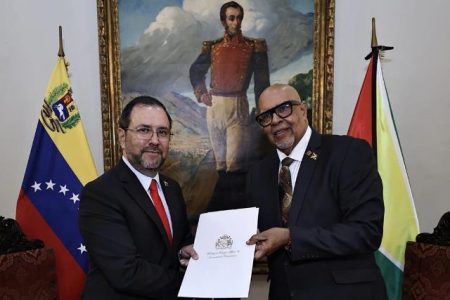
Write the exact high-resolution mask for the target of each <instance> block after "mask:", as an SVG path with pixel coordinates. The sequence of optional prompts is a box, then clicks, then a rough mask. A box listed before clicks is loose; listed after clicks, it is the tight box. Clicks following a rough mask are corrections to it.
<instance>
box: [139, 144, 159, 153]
mask: <svg viewBox="0 0 450 300" xmlns="http://www.w3.org/2000/svg"><path fill="white" fill-rule="evenodd" d="M144 152H158V153H159V154H161V153H162V151H161V150H160V149H159V147H158V146H147V147H145V148H144V149H142V151H141V153H144Z"/></svg>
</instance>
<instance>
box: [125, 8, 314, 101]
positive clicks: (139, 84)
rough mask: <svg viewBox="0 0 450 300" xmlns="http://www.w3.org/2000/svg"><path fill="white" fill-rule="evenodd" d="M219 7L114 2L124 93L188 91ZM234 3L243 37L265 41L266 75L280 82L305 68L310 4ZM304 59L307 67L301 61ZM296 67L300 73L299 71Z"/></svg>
mask: <svg viewBox="0 0 450 300" xmlns="http://www.w3.org/2000/svg"><path fill="white" fill-rule="evenodd" d="M223 3H224V1H223V0H220V1H218V0H209V1H203V0H184V1H177V0H169V1H167V0H164V1H162V0H161V1H160V0H156V1H155V0H147V1H137V0H122V1H119V11H120V14H119V22H120V39H121V45H122V51H121V54H122V59H121V71H122V88H123V90H124V92H131V91H137V92H146V93H151V94H153V95H155V96H158V95H161V94H164V93H166V92H168V91H175V92H179V93H186V92H189V91H191V90H192V87H191V86H190V84H189V78H188V70H189V67H190V65H191V64H192V62H193V61H194V60H195V58H196V57H197V56H198V54H199V53H200V50H201V43H202V41H204V40H214V39H217V38H220V37H222V36H223V27H222V25H221V23H220V19H219V10H220V6H221V5H222V4H223ZM239 3H240V4H241V5H242V6H243V7H244V11H245V15H244V20H243V23H242V31H243V33H244V35H245V36H248V37H254V38H265V39H266V41H267V44H268V48H269V52H268V53H269V63H270V70H271V72H273V73H274V74H284V75H283V76H285V77H286V76H292V75H294V74H295V73H298V72H300V71H307V70H308V69H310V68H311V65H312V56H311V53H312V32H313V18H312V14H308V12H310V11H311V9H312V7H313V0H309V1H298V0H296V1H294V0H264V1H263V0H241V1H239ZM305 57H307V58H308V59H307V61H305V59H303V60H302V58H305ZM300 66H301V67H302V69H304V70H300V71H299V70H298V67H300ZM283 70H285V71H283ZM286 70H288V71H286ZM292 72H294V74H290V73H292ZM288 78H289V77H288ZM283 79H284V78H283Z"/></svg>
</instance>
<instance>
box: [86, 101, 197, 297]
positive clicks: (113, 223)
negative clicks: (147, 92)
mask: <svg viewBox="0 0 450 300" xmlns="http://www.w3.org/2000/svg"><path fill="white" fill-rule="evenodd" d="M171 126H172V119H171V117H170V115H169V114H168V112H167V110H166V108H165V107H164V105H163V104H162V103H161V102H160V101H158V100H156V99H154V98H152V97H147V96H141V97H137V98H135V99H133V100H131V102H129V103H128V104H127V105H126V106H125V108H124V109H123V111H122V114H121V116H120V119H119V130H118V135H119V142H120V146H121V148H122V151H123V156H122V159H121V160H120V162H119V163H118V165H117V166H115V167H114V168H112V169H111V170H110V171H108V172H106V173H105V174H103V175H102V176H100V177H99V178H97V179H96V180H94V181H92V182H90V183H88V184H87V185H86V186H85V187H84V189H83V191H82V193H81V202H80V218H79V224H80V230H81V234H82V236H83V238H84V242H85V245H86V249H87V252H88V254H89V260H90V270H89V273H88V275H87V279H86V284H85V289H84V294H83V299H110V300H112V299H176V295H177V293H178V290H179V287H180V284H181V279H182V275H181V273H180V266H186V265H187V264H188V261H189V258H190V257H192V258H194V259H197V254H196V252H195V251H194V249H193V247H192V242H193V238H192V235H191V231H190V225H189V223H188V219H187V214H186V206H185V203H184V199H183V195H182V193H181V189H180V186H179V185H178V183H177V182H175V181H174V180H172V179H171V178H168V177H166V176H164V175H162V174H160V173H159V170H160V168H161V166H162V164H163V163H164V160H165V159H166V157H167V154H168V152H169V141H170V136H171V133H170V130H171Z"/></svg>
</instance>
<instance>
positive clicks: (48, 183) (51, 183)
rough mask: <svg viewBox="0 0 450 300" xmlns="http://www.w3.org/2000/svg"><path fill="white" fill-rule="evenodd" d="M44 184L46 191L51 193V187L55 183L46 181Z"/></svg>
mask: <svg viewBox="0 0 450 300" xmlns="http://www.w3.org/2000/svg"><path fill="white" fill-rule="evenodd" d="M45 184H46V185H47V188H46V190H52V191H53V187H54V186H55V183H54V182H53V181H52V180H51V179H50V180H49V181H48V182H47V181H46V182H45Z"/></svg>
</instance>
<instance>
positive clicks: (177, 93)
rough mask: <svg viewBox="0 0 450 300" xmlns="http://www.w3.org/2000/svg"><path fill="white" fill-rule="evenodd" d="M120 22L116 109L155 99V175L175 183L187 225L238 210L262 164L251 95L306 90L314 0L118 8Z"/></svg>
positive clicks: (184, 1)
mask: <svg viewBox="0 0 450 300" xmlns="http://www.w3.org/2000/svg"><path fill="white" fill-rule="evenodd" d="M118 21H119V22H118V24H119V39H120V40H119V43H120V83H121V102H122V103H123V105H125V104H126V103H128V101H129V100H130V99H132V98H135V97H137V96H139V95H150V96H154V97H157V98H158V99H161V101H162V102H163V103H164V105H165V106H166V107H167V110H168V111H169V113H170V114H171V116H172V117H173V126H172V134H173V135H172V136H171V147H170V155H169V157H170V159H168V160H167V161H166V163H165V164H164V168H163V170H162V173H165V174H166V175H168V176H171V177H173V178H174V179H176V180H177V181H178V182H179V183H180V185H181V187H182V189H183V194H184V198H185V201H186V206H187V209H188V214H189V217H190V218H191V221H192V223H193V224H195V222H196V220H197V218H198V215H199V214H200V213H202V212H205V211H208V210H221V209H228V208H237V207H240V206H242V205H243V202H242V201H243V199H244V189H245V175H246V174H245V173H246V171H247V168H248V165H249V164H251V163H252V162H253V161H255V160H256V159H258V157H259V156H261V154H262V153H258V151H260V149H261V147H260V141H259V138H260V137H261V138H262V136H263V135H262V133H261V132H260V128H259V127H258V125H257V124H256V122H255V120H254V114H255V112H254V110H255V105H256V101H258V97H259V94H260V93H261V92H262V91H263V90H264V88H265V87H267V86H268V85H269V84H273V83H277V82H278V83H288V82H290V81H291V82H294V83H295V82H299V81H298V78H303V79H305V80H303V79H302V82H312V77H311V76H312V75H311V74H312V69H313V56H314V53H313V52H314V51H313V34H314V0H295V1H294V0H285V1H279V0H238V2H234V1H231V2H228V1H227V0H208V1H204V0H139V1H136V0H119V1H118ZM308 80H309V81H308ZM308 89H309V90H308ZM302 90H305V91H307V92H309V95H306V96H304V95H301V96H302V99H303V100H305V101H307V102H308V101H311V96H310V95H311V92H312V90H311V86H309V87H307V88H302Z"/></svg>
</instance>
